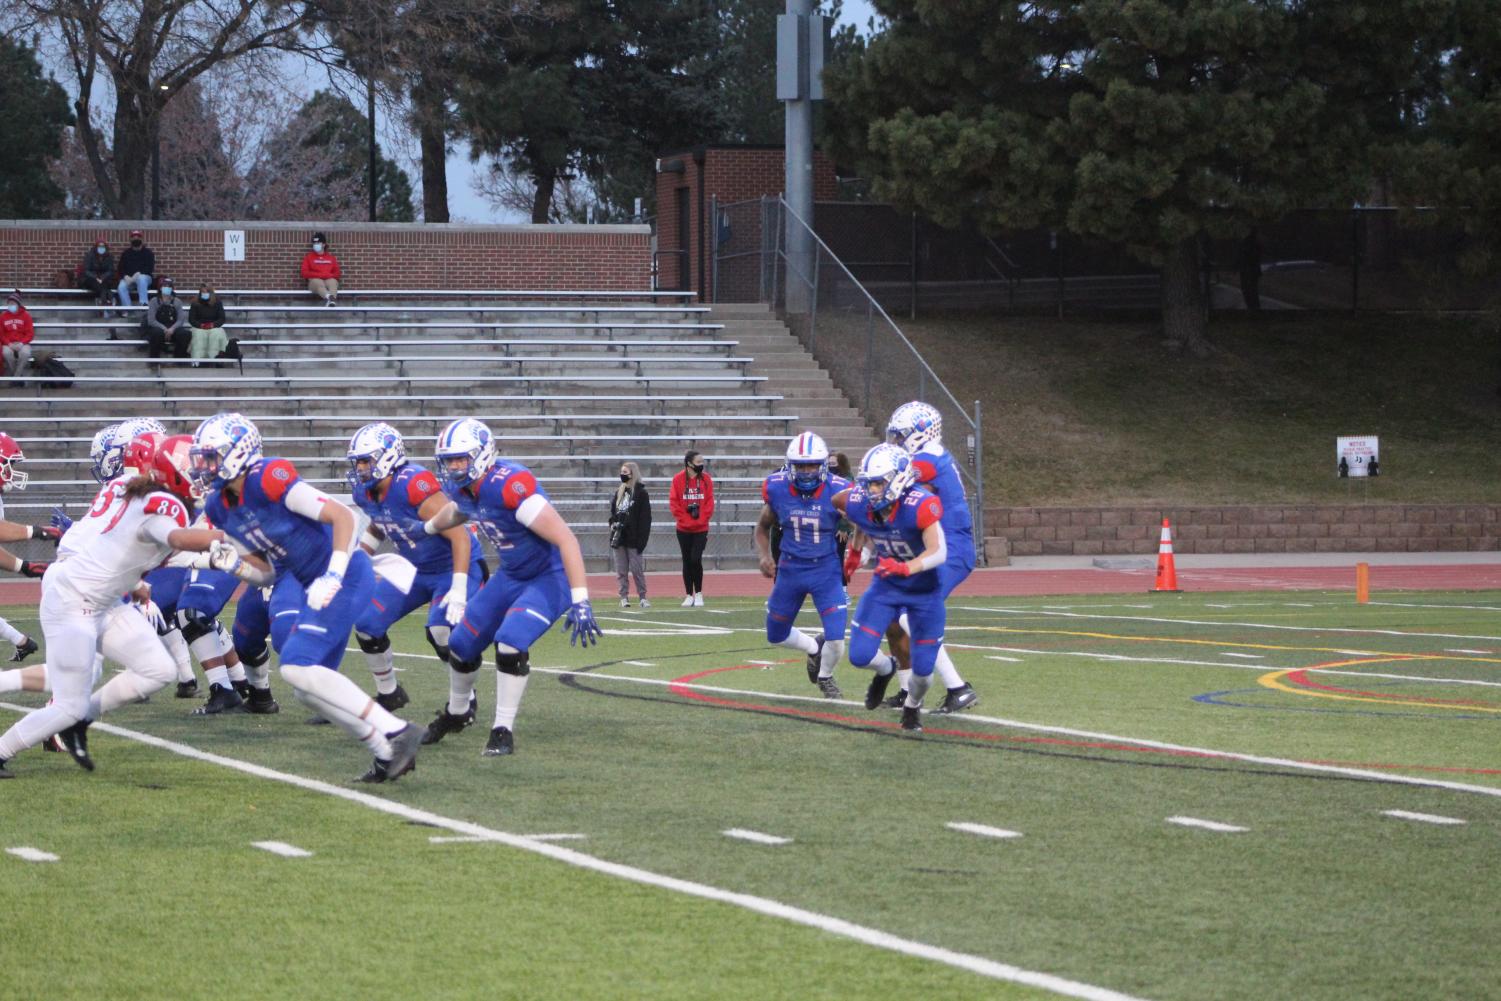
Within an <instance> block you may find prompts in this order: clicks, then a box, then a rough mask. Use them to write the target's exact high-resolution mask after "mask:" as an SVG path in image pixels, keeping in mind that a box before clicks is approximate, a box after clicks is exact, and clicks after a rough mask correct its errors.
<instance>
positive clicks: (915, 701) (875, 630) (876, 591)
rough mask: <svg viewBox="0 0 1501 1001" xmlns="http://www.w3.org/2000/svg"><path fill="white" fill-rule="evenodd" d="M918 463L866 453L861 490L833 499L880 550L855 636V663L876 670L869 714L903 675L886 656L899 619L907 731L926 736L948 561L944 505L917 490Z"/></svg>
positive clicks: (894, 454)
mask: <svg viewBox="0 0 1501 1001" xmlns="http://www.w3.org/2000/svg"><path fill="white" fill-rule="evenodd" d="M915 476H916V474H915V472H914V470H913V469H912V460H911V458H910V457H909V456H908V455H907V453H906V452H904V451H903V450H902V449H900V448H898V447H897V446H896V445H890V444H881V445H877V446H876V447H875V448H873V449H871V450H870V451H869V452H866V453H865V458H863V459H861V460H860V471H859V472H858V473H856V474H855V484H856V485H855V487H854V488H853V489H851V490H847V491H845V492H843V493H841V494H839V495H838V496H837V497H835V498H834V506H835V507H837V508H839V509H840V510H842V511H843V512H844V514H845V516H846V517H848V518H849V520H850V521H851V522H853V523H854V525H855V527H856V528H858V529H859V530H860V531H861V532H862V533H864V535H865V536H866V538H868V539H869V540H870V542H871V544H872V546H873V547H874V549H875V551H876V554H877V555H878V556H879V557H880V562H879V563H878V564H877V565H876V576H875V580H873V581H872V582H871V585H870V587H869V589H867V590H866V592H865V593H864V594H863V595H861V597H860V603H859V605H857V606H856V607H855V622H854V628H853V629H852V630H851V631H850V651H849V656H850V663H851V664H853V665H855V666H856V667H867V666H868V667H871V668H873V669H874V670H875V672H876V676H875V677H874V678H872V679H871V682H870V687H869V688H868V689H866V692H865V708H867V709H875V708H877V707H878V706H880V704H881V700H882V699H883V698H884V697H885V695H886V686H887V685H888V684H889V683H890V682H891V679H892V676H893V675H895V674H896V661H895V659H893V658H892V657H891V656H890V655H889V654H884V653H882V652H881V638H882V637H883V636H884V635H885V634H886V629H887V627H888V626H890V625H891V623H892V622H894V621H895V620H896V618H897V616H899V615H905V616H906V617H907V621H908V623H909V625H910V627H911V630H912V634H911V635H912V677H911V678H910V679H909V680H908V682H907V695H906V698H905V700H904V702H903V705H902V729H904V730H913V731H920V730H921V729H922V716H921V710H922V701H923V696H924V695H926V694H927V691H928V683H929V679H930V678H931V677H932V674H933V668H934V664H935V663H936V660H937V655H938V651H939V648H940V647H941V646H942V645H943V627H944V619H945V612H944V605H943V591H942V583H941V581H940V579H939V573H938V571H939V568H941V567H942V566H943V565H944V563H945V562H946V561H947V559H948V551H947V547H946V545H945V542H944V532H943V502H942V501H940V500H939V499H938V497H937V495H935V494H931V493H929V492H928V491H926V490H924V489H923V488H921V487H919V486H917V485H916V484H915V483H914V480H915Z"/></svg>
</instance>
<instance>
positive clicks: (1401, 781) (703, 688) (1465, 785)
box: [0, 650, 1501, 798]
mask: <svg viewBox="0 0 1501 1001" xmlns="http://www.w3.org/2000/svg"><path fill="white" fill-rule="evenodd" d="M1022 652H1023V653H1056V652H1057V651H1054V650H1035V651H1028V650H1023V651H1022ZM397 656H400V657H417V658H422V659H426V660H433V661H436V660H437V659H438V658H437V657H435V656H434V655H432V654H420V653H400V654H397ZM1204 666H1206V667H1219V668H1228V667H1238V666H1239V665H1235V664H1214V663H1206V664H1205V665H1204ZM1246 669H1247V670H1252V671H1262V672H1265V671H1266V665H1264V664H1248V665H1246ZM1288 670H1298V669H1297V668H1289V669H1288ZM532 673H533V674H557V675H578V676H579V677H581V678H589V679H592V680H594V681H623V682H626V683H628V684H635V685H658V686H661V687H663V688H688V689H692V690H693V691H695V692H711V693H714V694H717V695H736V696H740V697H742V698H759V699H770V700H773V701H783V702H813V703H817V704H819V705H823V706H828V705H830V704H833V705H841V704H842V705H848V706H852V705H861V706H863V705H864V703H859V702H854V701H852V700H850V699H825V698H820V697H817V696H813V695H791V694H782V693H779V692H758V691H750V690H747V689H744V688H728V687H725V686H723V685H701V684H698V683H696V682H694V683H688V682H680V681H673V680H672V679H670V678H668V679H664V678H638V677H633V676H631V675H628V674H603V673H601V672H598V671H587V672H584V671H577V670H571V669H564V668H546V669H543V668H537V667H534V668H532ZM1325 673H1330V674H1333V673H1340V674H1359V675H1364V676H1365V677H1374V676H1375V675H1370V674H1366V673H1365V672H1362V671H1340V672H1332V671H1331V672H1325ZM1410 680H1414V681H1432V680H1435V679H1432V678H1413V679H1410ZM0 709H12V710H15V711H17V712H30V711H31V710H29V709H26V708H25V707H24V706H19V705H16V704H14V703H10V702H0ZM964 720H965V722H966V723H989V724H991V725H992V726H1003V727H1012V728H1013V729H1017V730H1029V731H1032V732H1034V733H1053V734H1058V735H1060V736H1064V737H1081V738H1083V739H1085V740H1103V741H1109V742H1111V743H1117V744H1136V745H1137V746H1139V747H1153V748H1157V749H1160V750H1164V751H1182V752H1185V753H1187V754H1196V755H1202V756H1203V757H1206V758H1222V759H1224V760H1226V761H1244V762H1246V763H1247V764H1253V765H1273V766H1276V767H1279V768H1291V769H1294V770H1297V771H1304V772H1318V773H1320V774H1325V775H1344V776H1346V777H1349V778H1357V779H1369V780H1370V781H1372V782H1387V783H1391V784H1393V785H1410V786H1421V787H1424V788H1428V789H1448V790H1449V791H1451V792H1465V793H1474V794H1476V795H1479V796H1495V797H1498V798H1501V787H1498V786H1483V785H1474V784H1472V783H1469V782H1454V781H1451V780H1449V779H1430V778H1422V777H1419V776H1415V775H1402V774H1399V773H1396V772H1380V771H1375V770H1373V769H1369V768H1357V767H1353V766H1349V765H1326V764H1320V763H1319V762H1317V761H1299V760H1298V759H1296V758H1278V757H1274V756H1271V755H1265V754H1247V753H1245V752H1243V751H1221V750H1217V749H1215V748H1211V747H1195V746H1194V745H1192V744H1173V743H1169V742H1167V741H1162V740H1152V739H1149V738H1146V737H1125V736H1122V735H1120V734H1118V733H1103V732H1101V731H1098V730H1080V729H1078V728H1076V727H1069V726H1052V725H1049V724H1046V723H1029V722H1027V721H1026V720H1018V719H1007V718H1005V717H1002V716H983V715H980V714H979V713H975V712H972V711H971V712H966V713H965V714H964ZM99 725H100V724H95V726H99ZM104 725H105V726H107V725H108V724H104ZM104 732H106V733H110V732H113V731H112V730H105V731H104ZM141 736H142V737H146V736H147V735H145V734H142V735H141ZM148 739H149V740H151V741H155V740H156V739H157V738H155V737H149V738H148ZM250 767H256V766H250ZM342 792H343V790H341V794H342Z"/></svg>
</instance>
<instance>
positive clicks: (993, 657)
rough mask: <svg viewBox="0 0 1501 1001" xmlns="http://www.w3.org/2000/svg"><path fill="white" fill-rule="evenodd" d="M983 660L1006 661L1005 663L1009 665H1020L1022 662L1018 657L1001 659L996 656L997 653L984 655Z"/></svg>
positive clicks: (999, 656)
mask: <svg viewBox="0 0 1501 1001" xmlns="http://www.w3.org/2000/svg"><path fill="white" fill-rule="evenodd" d="M985 659H986V660H1004V661H1006V662H1007V663H1010V664H1020V663H1021V662H1022V659H1021V658H1020V657H1002V656H1001V655H1000V654H997V653H992V654H986V656H985Z"/></svg>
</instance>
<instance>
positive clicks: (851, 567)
mask: <svg viewBox="0 0 1501 1001" xmlns="http://www.w3.org/2000/svg"><path fill="white" fill-rule="evenodd" d="M864 562H865V554H864V553H862V552H861V551H860V550H858V549H855V548H854V547H851V548H850V551H849V552H848V553H846V554H845V556H844V582H845V583H846V584H848V583H849V582H850V578H851V577H854V576H855V571H856V570H859V569H860V564H862V563H864Z"/></svg>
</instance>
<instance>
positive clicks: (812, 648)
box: [777, 626, 818, 654]
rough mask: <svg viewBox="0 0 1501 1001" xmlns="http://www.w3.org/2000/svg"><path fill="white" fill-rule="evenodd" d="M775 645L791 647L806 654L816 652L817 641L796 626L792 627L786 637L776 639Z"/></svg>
mask: <svg viewBox="0 0 1501 1001" xmlns="http://www.w3.org/2000/svg"><path fill="white" fill-rule="evenodd" d="M777 646H785V647H791V648H792V649H793V650H798V651H801V652H802V653H806V654H814V653H817V652H818V643H817V641H816V640H814V639H813V637H812V636H809V635H808V634H807V633H805V632H803V631H802V630H801V629H799V628H797V627H796V626H793V627H792V631H791V632H789V633H788V634H787V638H786V639H784V640H778V641H777Z"/></svg>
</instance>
